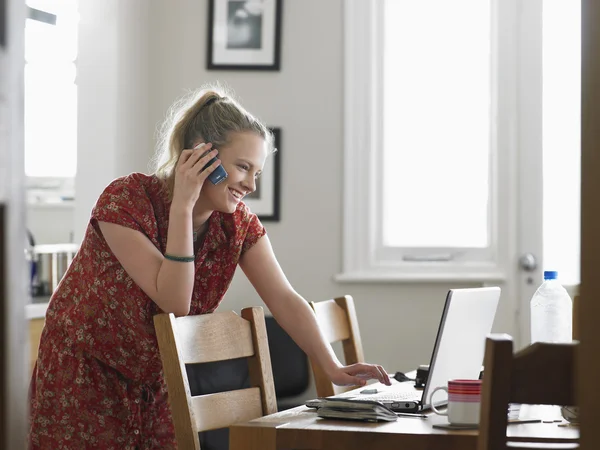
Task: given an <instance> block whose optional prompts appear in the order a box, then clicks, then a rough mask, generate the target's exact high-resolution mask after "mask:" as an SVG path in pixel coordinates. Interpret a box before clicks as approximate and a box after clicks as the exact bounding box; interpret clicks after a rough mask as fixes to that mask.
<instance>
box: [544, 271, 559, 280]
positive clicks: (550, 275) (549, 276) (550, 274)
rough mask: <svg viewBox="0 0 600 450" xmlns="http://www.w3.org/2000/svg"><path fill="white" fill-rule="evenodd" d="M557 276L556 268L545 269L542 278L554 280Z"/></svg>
mask: <svg viewBox="0 0 600 450" xmlns="http://www.w3.org/2000/svg"><path fill="white" fill-rule="evenodd" d="M557 278H558V272H557V271H556V270H545V271H544V280H556V279H557Z"/></svg>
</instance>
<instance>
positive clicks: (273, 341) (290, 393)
mask: <svg viewBox="0 0 600 450" xmlns="http://www.w3.org/2000/svg"><path fill="white" fill-rule="evenodd" d="M265 321H266V323H267V334H268V341H269V353H271V367H272V368H273V381H274V383H275V394H276V395H277V409H278V410H279V411H283V410H286V409H290V408H295V407H296V406H300V405H302V404H304V402H303V401H300V402H298V401H294V397H297V396H299V395H301V394H303V393H304V392H305V391H306V390H307V389H308V385H309V383H310V367H309V365H308V357H307V356H306V353H304V352H303V351H302V349H301V348H300V347H298V345H297V344H296V343H295V342H294V341H293V340H292V338H291V337H290V336H289V334H287V333H286V332H285V330H284V329H283V328H281V327H280V326H279V324H278V323H277V321H276V320H275V319H274V318H273V317H272V316H266V317H265Z"/></svg>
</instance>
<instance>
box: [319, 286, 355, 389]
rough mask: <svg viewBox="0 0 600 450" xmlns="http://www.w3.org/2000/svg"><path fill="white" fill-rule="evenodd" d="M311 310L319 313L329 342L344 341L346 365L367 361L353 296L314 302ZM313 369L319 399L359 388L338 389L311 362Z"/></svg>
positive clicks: (322, 329) (321, 326)
mask: <svg viewBox="0 0 600 450" xmlns="http://www.w3.org/2000/svg"><path fill="white" fill-rule="evenodd" d="M310 307H311V308H312V309H313V311H314V312H315V315H316V316H317V322H318V324H319V327H320V328H321V331H322V332H323V334H324V335H325V338H326V339H327V340H328V341H329V343H334V342H340V341H341V342H342V345H343V349H344V362H345V364H346V365H350V364H355V363H360V362H364V361H365V357H364V354H363V348H362V342H361V340H360V331H359V329H358V319H357V318H356V310H355V309H354V300H353V299H352V297H351V296H350V295H345V296H344V297H338V298H335V299H332V300H325V301H321V302H316V303H315V302H310ZM311 366H312V370H313V375H314V377H315V385H316V388H317V395H318V396H319V397H328V396H330V395H336V394H339V393H341V392H345V391H349V390H351V389H355V388H356V386H336V385H334V384H333V383H332V382H331V381H330V380H329V378H328V377H327V375H326V374H325V372H324V371H323V369H321V367H319V365H318V364H317V363H316V362H314V361H312V360H311Z"/></svg>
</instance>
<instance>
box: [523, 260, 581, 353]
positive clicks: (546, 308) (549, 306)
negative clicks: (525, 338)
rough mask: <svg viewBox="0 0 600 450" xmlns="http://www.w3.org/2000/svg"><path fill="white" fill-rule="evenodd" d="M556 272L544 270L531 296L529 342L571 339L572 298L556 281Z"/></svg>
mask: <svg viewBox="0 0 600 450" xmlns="http://www.w3.org/2000/svg"><path fill="white" fill-rule="evenodd" d="M557 278H558V272H555V271H546V272H544V282H543V283H542V285H541V286H540V287H539V288H538V289H537V291H536V292H535V294H534V295H533V297H532V298H531V342H532V343H533V342H571V341H572V340H573V300H571V297H570V296H569V294H568V292H567V290H566V289H565V288H564V287H562V285H561V284H560V283H559V282H558V280H557Z"/></svg>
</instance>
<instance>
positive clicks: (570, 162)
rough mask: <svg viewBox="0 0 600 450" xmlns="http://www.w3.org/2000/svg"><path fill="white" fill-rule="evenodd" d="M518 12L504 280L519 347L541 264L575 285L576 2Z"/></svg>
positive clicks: (528, 5) (536, 2)
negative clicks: (512, 223) (513, 256)
mask: <svg viewBox="0 0 600 450" xmlns="http://www.w3.org/2000/svg"><path fill="white" fill-rule="evenodd" d="M517 14H518V17H517V23H518V30H519V33H518V45H517V48H518V51H517V57H516V58H517V61H518V64H517V77H516V79H517V81H516V86H517V91H518V94H517V96H516V97H517V99H518V100H517V101H518V106H517V111H518V114H519V121H518V123H519V130H518V132H517V135H518V144H517V148H518V152H517V154H518V156H517V157H516V158H515V165H516V167H517V170H516V172H515V173H516V174H518V175H517V176H516V177H515V179H517V180H518V181H517V182H518V185H519V187H518V190H517V191H518V193H519V195H518V198H517V201H516V202H515V205H514V206H515V207H516V208H517V209H518V213H517V217H518V219H517V224H518V225H517V231H516V233H515V238H516V240H517V242H516V248H517V249H518V257H517V261H515V267H514V273H513V275H514V277H513V279H511V277H510V274H509V280H508V284H509V285H512V286H513V287H512V289H511V290H512V291H513V292H515V294H516V295H517V296H518V299H519V306H518V311H517V315H518V322H519V339H518V342H517V344H518V345H519V346H521V347H522V346H524V345H527V344H528V343H529V339H530V325H529V301H530V299H531V297H532V296H533V294H534V293H535V290H536V289H537V287H538V286H539V284H540V283H541V282H542V281H543V271H544V270H557V271H558V275H559V281H560V282H561V283H562V284H563V285H564V286H565V287H566V288H567V290H568V291H569V292H570V294H571V296H573V295H574V294H575V293H576V291H577V288H578V285H579V249H580V238H579V223H580V96H581V95H580V92H581V88H580V73H581V43H580V42H581V38H580V34H581V4H580V1H579V0H543V2H542V0H526V1H521V2H520V4H519V8H518V11H517Z"/></svg>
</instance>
